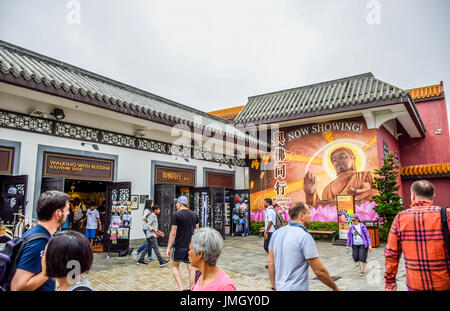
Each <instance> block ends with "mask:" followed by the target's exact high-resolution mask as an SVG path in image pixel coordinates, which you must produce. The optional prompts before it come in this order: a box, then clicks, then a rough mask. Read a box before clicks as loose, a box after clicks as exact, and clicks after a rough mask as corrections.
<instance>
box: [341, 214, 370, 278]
mask: <svg viewBox="0 0 450 311" xmlns="http://www.w3.org/2000/svg"><path fill="white" fill-rule="evenodd" d="M350 248H351V249H352V256H353V261H354V262H359V276H364V268H365V265H366V262H367V253H368V251H369V250H370V251H372V240H371V239H370V234H369V230H367V227H366V226H365V225H364V224H362V223H360V222H359V216H358V215H357V214H353V215H352V225H351V226H350V228H349V229H348V235H347V247H346V249H347V250H348V249H350Z"/></svg>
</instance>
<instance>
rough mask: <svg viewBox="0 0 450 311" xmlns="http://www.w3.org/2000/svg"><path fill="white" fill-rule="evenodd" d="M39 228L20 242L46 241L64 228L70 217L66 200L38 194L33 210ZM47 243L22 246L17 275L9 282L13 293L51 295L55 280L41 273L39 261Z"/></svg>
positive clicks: (58, 195) (59, 195)
mask: <svg viewBox="0 0 450 311" xmlns="http://www.w3.org/2000/svg"><path fill="white" fill-rule="evenodd" d="M36 212H37V217H38V224H37V225H36V226H35V227H33V228H31V229H29V230H28V231H26V232H25V233H24V234H23V236H22V238H25V237H27V236H29V235H31V234H34V233H43V234H46V235H48V238H49V239H50V237H51V236H52V235H53V234H54V233H55V232H56V230H58V228H59V227H60V226H61V225H63V224H64V222H65V221H66V217H67V215H68V214H69V196H68V195H67V194H65V193H63V192H60V191H56V190H52V191H47V192H44V193H42V194H41V196H40V197H39V200H38V202H37V206H36ZM46 245H47V241H46V240H44V239H41V240H35V241H32V242H30V243H28V244H27V245H25V247H24V250H23V253H22V255H21V257H20V259H19V264H18V266H17V270H16V273H15V274H14V277H13V279H12V281H11V290H12V291H34V290H38V291H54V290H55V287H56V283H55V280H53V279H51V278H48V277H47V276H45V275H44V274H43V273H42V263H41V262H42V257H43V255H44V251H45V247H46Z"/></svg>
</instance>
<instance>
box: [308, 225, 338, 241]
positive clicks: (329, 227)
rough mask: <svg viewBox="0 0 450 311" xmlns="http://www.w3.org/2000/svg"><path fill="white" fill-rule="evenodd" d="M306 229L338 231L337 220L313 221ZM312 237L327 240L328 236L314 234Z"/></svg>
mask: <svg viewBox="0 0 450 311" xmlns="http://www.w3.org/2000/svg"><path fill="white" fill-rule="evenodd" d="M308 230H316V231H338V230H339V225H338V223H337V222H321V221H313V222H311V225H310V226H309V227H308ZM314 238H315V239H317V240H322V239H323V240H329V239H330V236H329V235H326V234H314Z"/></svg>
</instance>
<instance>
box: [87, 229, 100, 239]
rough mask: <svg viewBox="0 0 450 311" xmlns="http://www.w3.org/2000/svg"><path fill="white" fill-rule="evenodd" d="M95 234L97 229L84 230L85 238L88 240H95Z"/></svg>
mask: <svg viewBox="0 0 450 311" xmlns="http://www.w3.org/2000/svg"><path fill="white" fill-rule="evenodd" d="M96 233H97V229H86V233H85V235H86V237H87V238H90V239H95V234H96Z"/></svg>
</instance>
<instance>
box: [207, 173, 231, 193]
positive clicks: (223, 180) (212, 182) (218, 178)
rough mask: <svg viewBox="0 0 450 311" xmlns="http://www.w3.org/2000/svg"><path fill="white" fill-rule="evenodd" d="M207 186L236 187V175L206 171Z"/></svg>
mask: <svg viewBox="0 0 450 311" xmlns="http://www.w3.org/2000/svg"><path fill="white" fill-rule="evenodd" d="M206 187H224V188H228V189H234V175H233V174H224V173H213V172H206Z"/></svg>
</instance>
